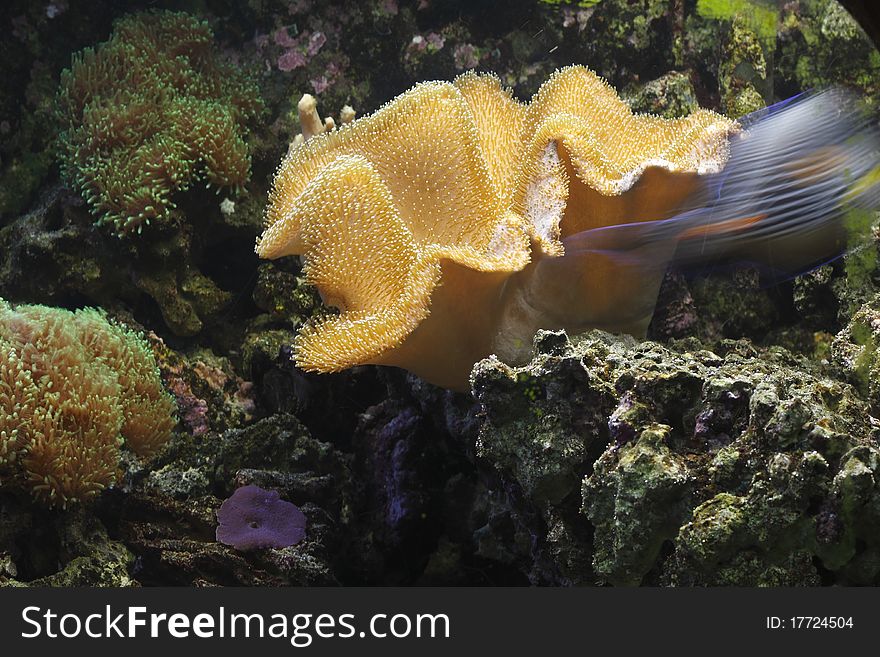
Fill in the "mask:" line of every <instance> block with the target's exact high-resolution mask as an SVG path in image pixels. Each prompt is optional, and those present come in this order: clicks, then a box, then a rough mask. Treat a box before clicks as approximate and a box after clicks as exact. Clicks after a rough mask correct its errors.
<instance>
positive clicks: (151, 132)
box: [57, 12, 263, 236]
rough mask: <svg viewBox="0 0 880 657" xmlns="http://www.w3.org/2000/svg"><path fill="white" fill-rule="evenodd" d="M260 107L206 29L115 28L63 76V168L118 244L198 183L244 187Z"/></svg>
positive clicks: (139, 18)
mask: <svg viewBox="0 0 880 657" xmlns="http://www.w3.org/2000/svg"><path fill="white" fill-rule="evenodd" d="M262 108H263V102H262V100H261V99H260V97H259V93H258V89H257V87H256V84H255V83H254V82H253V81H252V80H250V79H249V78H248V77H247V76H246V75H244V74H242V73H241V72H240V71H239V70H238V69H236V68H235V67H233V66H232V65H231V64H229V63H226V62H223V61H221V60H220V59H219V58H218V57H217V55H216V54H215V53H214V51H213V34H212V32H211V29H210V28H209V27H208V24H207V23H205V22H202V21H199V20H197V19H196V18H194V17H192V16H189V15H187V14H183V13H174V12H148V13H142V14H135V15H131V16H126V17H124V18H122V19H120V20H119V21H117V22H116V24H115V26H114V30H113V34H112V35H111V37H110V39H109V40H108V41H106V42H105V43H102V44H100V45H98V46H97V47H96V48H86V49H85V50H83V51H81V52H79V53H77V54H75V55H74V56H73V60H72V62H71V67H70V68H69V69H67V70H65V71H64V72H63V73H62V75H61V84H60V88H59V91H58V97H57V112H58V115H59V117H60V120H61V122H62V132H61V135H60V140H59V142H60V161H61V166H62V171H63V173H64V175H65V177H66V178H67V180H68V181H69V182H70V183H71V184H73V185H75V186H76V187H77V188H79V189H80V190H81V192H82V194H83V196H84V197H85V199H86V200H87V201H88V203H89V205H90V206H91V209H92V211H93V212H94V213H95V215H97V223H99V224H109V225H112V226H113V228H114V229H115V231H116V233H117V234H118V235H119V236H123V235H127V234H131V233H135V232H136V233H140V232H141V231H142V229H143V227H144V226H145V225H149V224H150V222H152V221H162V220H164V219H166V218H167V217H169V216H170V214H171V212H172V211H173V210H174V208H175V201H174V194H175V192H177V191H180V190H185V189H187V188H189V186H190V185H191V184H193V183H194V182H196V181H204V182H205V184H206V185H207V186H208V187H212V186H213V187H217V188H220V187H227V188H233V189H236V188H239V187H241V186H243V185H244V184H245V183H246V182H247V180H248V178H249V176H250V154H249V151H248V145H247V143H246V142H245V135H246V131H247V123H248V121H249V120H251V119H252V118H254V117H255V116H256V115H257V114H258V113H259V112H260V111H261V110H262Z"/></svg>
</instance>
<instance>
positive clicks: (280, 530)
mask: <svg viewBox="0 0 880 657" xmlns="http://www.w3.org/2000/svg"><path fill="white" fill-rule="evenodd" d="M217 520H218V521H219V522H220V525H219V526H218V527H217V540H218V541H220V542H221V543H225V544H226V545H231V546H232V547H234V548H235V549H236V550H258V549H260V548H283V547H287V546H288V545H295V544H297V543H299V542H300V541H301V540H303V539H304V538H305V536H306V517H305V515H303V512H302V511H300V510H299V508H298V507H297V506H296V505H294V504H291V503H290V502H285V501H284V500H282V499H280V496H279V495H278V491H274V490H263V489H262V488H260V487H259V486H242V487H241V488H238V489H236V491H235V492H234V493H233V494H232V496H231V497H230V498H229V499H228V500H226V501H225V502H223V504H221V505H220V510H219V511H218V512H217Z"/></svg>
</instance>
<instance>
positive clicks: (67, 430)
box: [0, 299, 176, 507]
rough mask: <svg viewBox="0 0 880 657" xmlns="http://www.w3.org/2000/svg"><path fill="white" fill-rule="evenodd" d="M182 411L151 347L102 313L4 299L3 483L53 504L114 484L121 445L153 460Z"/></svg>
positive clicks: (0, 317) (0, 370)
mask: <svg viewBox="0 0 880 657" xmlns="http://www.w3.org/2000/svg"><path fill="white" fill-rule="evenodd" d="M175 411H176V406H175V403H174V400H173V399H172V397H171V396H170V395H169V394H168V393H167V392H166V391H165V389H164V388H163V386H162V382H161V380H160V378H159V371H158V369H157V367H156V361H155V358H154V357H153V354H152V352H151V351H150V348H149V346H148V345H147V343H146V342H145V341H144V340H143V339H142V338H140V337H138V336H137V335H136V334H135V333H133V332H132V331H131V330H129V329H127V328H125V327H123V326H121V325H120V324H117V323H115V322H112V321H110V320H108V319H107V317H106V315H105V314H104V313H102V312H100V311H97V310H92V309H85V310H79V311H77V312H75V313H74V312H70V311H66V310H62V309H59V308H49V307H46V306H20V307H18V308H13V307H12V306H10V305H9V304H7V303H6V302H5V301H3V300H2V299H0V473H2V477H0V481H2V483H3V485H4V486H6V485H7V484H8V483H10V482H12V483H14V484H18V485H19V486H20V487H23V488H26V489H29V490H30V491H31V493H32V494H33V495H34V497H36V498H37V499H38V500H40V501H41V502H43V503H45V504H46V505H48V506H61V507H67V506H70V505H72V504H76V503H80V502H85V501H88V500H90V499H92V498H94V497H95V496H96V495H97V494H98V493H100V492H101V491H102V490H103V489H104V488H106V487H107V486H109V485H110V484H112V483H113V482H114V481H115V480H116V479H117V474H118V470H119V459H120V446H121V445H122V444H125V446H126V447H127V448H128V449H130V450H131V451H132V452H134V453H135V454H137V455H138V456H141V457H145V458H146V457H150V456H152V455H154V454H155V453H156V452H158V451H159V449H160V448H161V447H162V446H163V445H164V444H165V442H166V441H167V440H168V438H169V437H170V435H171V431H172V430H173V428H174V426H175V424H176V420H175V417H174V415H175Z"/></svg>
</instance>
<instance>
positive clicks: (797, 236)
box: [657, 88, 880, 275]
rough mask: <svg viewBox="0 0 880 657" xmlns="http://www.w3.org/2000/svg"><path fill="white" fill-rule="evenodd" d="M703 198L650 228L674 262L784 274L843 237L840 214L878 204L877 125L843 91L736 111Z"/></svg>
mask: <svg viewBox="0 0 880 657" xmlns="http://www.w3.org/2000/svg"><path fill="white" fill-rule="evenodd" d="M740 122H741V125H742V126H743V130H742V131H741V133H740V134H738V135H736V136H734V137H733V139H732V142H731V147H730V158H729V160H728V163H727V165H726V166H725V168H724V170H722V171H721V172H720V173H717V174H713V175H712V176H711V177H709V178H708V179H707V188H708V190H709V198H710V200H709V202H708V203H707V204H706V205H705V206H704V207H701V208H697V209H694V210H689V211H687V212H685V213H683V214H682V215H680V216H678V217H676V218H675V220H673V221H669V222H663V224H662V225H658V226H657V228H658V229H662V231H663V232H665V233H667V234H671V233H673V232H674V231H678V233H677V238H678V240H679V246H678V249H677V252H676V257H675V259H676V261H677V262H678V263H680V264H706V263H715V262H719V261H735V262H741V261H748V262H753V263H758V264H761V265H764V266H767V267H769V268H770V269H771V270H773V271H776V272H783V273H786V274H788V275H793V274H797V273H800V272H803V271H805V270H808V269H810V268H812V267H814V266H816V265H818V264H821V263H823V262H827V261H828V260H830V259H833V258H835V257H837V256H839V255H842V254H843V253H844V252H845V250H846V248H847V246H853V244H852V241H853V238H854V237H855V236H854V235H853V234H852V233H853V231H852V229H851V226H852V225H854V223H857V224H860V225H864V224H865V222H864V221H859V222H852V221H849V219H851V218H852V217H853V216H854V215H859V216H864V215H865V214H866V213H870V212H871V211H873V210H875V209H877V208H878V207H880V131H878V129H877V127H876V125H874V124H873V122H872V121H871V119H870V117H869V116H868V115H867V114H866V113H865V112H863V111H862V110H861V109H860V108H859V107H858V104H857V102H856V100H855V98H854V97H853V96H852V95H851V94H850V93H848V92H847V91H845V90H843V89H840V88H832V89H828V90H825V91H820V92H809V93H805V94H801V95H800V96H797V97H795V98H793V99H789V100H787V101H783V102H782V103H779V104H777V105H774V106H771V107H768V108H766V109H764V110H760V111H758V112H756V113H754V114H751V115H748V116H746V117H744V119H741V121H740Z"/></svg>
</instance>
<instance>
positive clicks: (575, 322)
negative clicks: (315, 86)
mask: <svg viewBox="0 0 880 657" xmlns="http://www.w3.org/2000/svg"><path fill="white" fill-rule="evenodd" d="M732 127H733V123H732V122H731V121H729V120H728V119H725V118H724V117H722V116H720V115H718V114H715V113H713V112H709V111H705V110H700V111H698V112H695V113H694V114H692V115H690V116H688V117H686V118H683V119H676V120H664V119H659V118H656V117H652V116H643V115H634V114H633V113H632V112H631V111H630V110H629V108H628V107H627V106H626V104H625V103H623V101H621V100H620V99H619V98H618V97H617V95H616V94H615V93H614V91H613V90H612V89H611V88H610V87H609V86H608V85H607V84H606V83H605V82H604V81H602V80H601V79H600V78H598V77H597V76H596V75H594V74H593V73H592V72H591V71H589V70H587V69H585V68H583V67H570V68H567V69H563V70H562V71H559V72H557V73H556V74H554V75H553V76H552V77H551V78H550V80H548V81H547V82H546V83H545V84H544V85H543V86H542V87H541V89H540V91H539V92H538V94H537V95H536V96H535V97H534V98H533V99H532V101H531V103H529V104H528V105H525V104H522V103H520V102H519V101H517V100H516V99H514V98H513V97H512V96H511V94H510V92H509V91H507V90H505V89H503V88H502V87H501V84H500V82H499V81H498V80H497V78H495V77H494V76H476V75H473V74H467V75H464V76H461V77H459V78H457V79H456V80H455V81H454V82H453V83H451V84H449V83H440V82H431V83H423V84H420V85H417V86H416V87H414V88H413V89H412V90H410V91H408V92H406V93H404V94H402V95H401V96H399V97H398V98H396V99H395V100H393V101H392V102H390V103H389V104H387V105H386V106H384V107H383V108H381V109H380V110H379V111H377V112H376V113H375V114H373V115H371V116H368V117H365V118H361V119H359V120H357V121H354V122H353V123H352V124H350V125H348V126H344V127H343V128H342V129H340V130H338V131H334V132H332V133H325V134H320V135H317V136H315V137H313V138H312V139H310V140H308V141H306V142H305V143H304V144H302V145H300V146H298V147H295V148H292V149H291V150H290V152H289V153H288V155H287V156H286V158H285V159H284V161H283V162H282V164H281V166H280V167H279V169H278V172H277V174H276V177H275V183H274V186H273V190H272V194H271V196H270V202H269V206H268V209H267V213H266V228H265V231H264V233H263V235H262V237H261V238H260V240H259V241H258V244H257V252H258V254H259V255H261V256H262V257H265V258H277V257H280V256H284V255H289V254H301V255H303V256H304V259H305V265H306V274H307V278H308V280H309V282H311V283H313V284H315V285H316V286H317V287H318V290H319V291H320V293H321V295H322V297H323V299H324V301H325V303H327V304H328V305H333V306H336V307H337V308H339V310H340V311H341V312H340V314H339V315H338V316H331V317H325V318H323V319H321V320H318V321H315V322H312V323H310V324H307V325H306V326H304V327H303V328H302V329H301V330H300V333H299V335H298V336H297V339H296V342H295V345H294V347H295V349H294V351H295V358H296V361H297V363H298V364H299V365H300V366H301V367H303V368H305V369H308V370H316V371H322V372H326V371H334V370H340V369H344V368H346V367H350V366H352V365H356V364H361V363H376V364H388V365H397V366H400V367H405V368H407V369H409V370H411V371H414V372H416V373H417V374H419V375H421V376H422V377H423V378H426V379H427V380H429V381H432V382H434V383H438V384H440V385H444V386H446V387H452V388H463V387H465V386H466V384H467V376H468V373H469V372H470V368H471V366H472V364H473V363H474V362H475V361H476V360H478V359H479V358H482V357H484V356H486V355H488V354H490V353H496V354H498V355H499V356H501V357H502V358H503V359H505V360H508V361H510V362H516V361H519V360H522V359H524V358H526V357H527V356H528V353H529V351H530V348H531V337H532V335H534V332H535V329H537V328H557V327H558V328H572V329H580V328H583V325H585V324H590V325H592V326H603V325H604V326H607V327H608V328H614V329H622V330H632V331H634V332H637V331H639V330H643V329H644V326H646V325H647V320H648V318H649V317H650V313H648V315H647V316H645V312H644V308H643V304H642V303H641V302H640V299H641V298H642V296H643V295H642V294H641V292H639V293H636V294H630V297H627V296H626V293H632V292H633V290H631V289H623V288H625V287H626V286H627V285H629V286H630V287H633V286H635V287H641V286H645V285H646V284H647V287H648V288H652V287H656V286H658V285H659V276H657V277H656V278H657V280H656V281H653V280H652V281H647V282H646V281H642V280H638V278H637V279H636V280H635V281H633V277H629V279H628V280H627V279H626V278H625V277H618V276H616V274H617V273H619V271H618V270H617V269H616V268H615V267H616V265H614V264H612V263H603V262H602V259H601V258H591V259H589V262H587V261H586V260H585V259H583V258H581V259H575V258H567V259H564V258H561V257H560V256H562V255H563V254H564V248H563V243H562V239H563V238H564V237H566V236H567V235H570V234H574V233H578V232H581V231H584V230H588V229H591V228H596V227H601V226H607V225H614V224H618V223H622V222H624V221H640V220H645V219H659V218H663V217H664V216H668V214H669V213H671V212H672V211H673V210H674V209H675V208H676V207H677V206H678V205H679V204H680V203H681V201H682V200H683V199H685V198H687V197H688V195H689V194H691V193H692V192H693V190H694V188H695V184H694V181H695V179H696V175H697V174H698V173H702V172H706V171H717V170H719V169H720V168H721V167H723V165H724V163H725V161H726V158H727V153H728V150H727V148H728V142H727V136H728V133H729V131H730V130H731V129H732ZM673 183H674V184H673ZM646 207H647V208H650V213H645V212H640V210H643V209H644V208H646ZM670 249H674V244H672V245H670ZM669 257H671V252H670V254H669ZM563 260H564V262H565V267H566V268H567V271H566V272H565V274H566V275H565V276H554V275H553V274H554V272H553V271H552V269H553V266H554V265H553V262H554V261H563ZM542 263H548V264H547V265H542ZM653 291H654V293H656V289H654V290H653ZM637 292H638V291H637ZM648 294H650V290H649V293H648ZM544 297H546V298H544ZM628 298H631V299H633V300H634V302H633V304H632V307H630V308H629V310H627V309H626V308H623V312H621V306H626V303H627V302H626V301H625V300H626V299H628ZM560 299H563V300H564V302H563V303H559V301H560ZM621 300H624V301H622V302H621ZM612 303H616V308H615V313H614V314H613V315H614V316H613V318H609V317H607V315H608V313H607V310H608V308H609V307H610V304H612Z"/></svg>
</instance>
